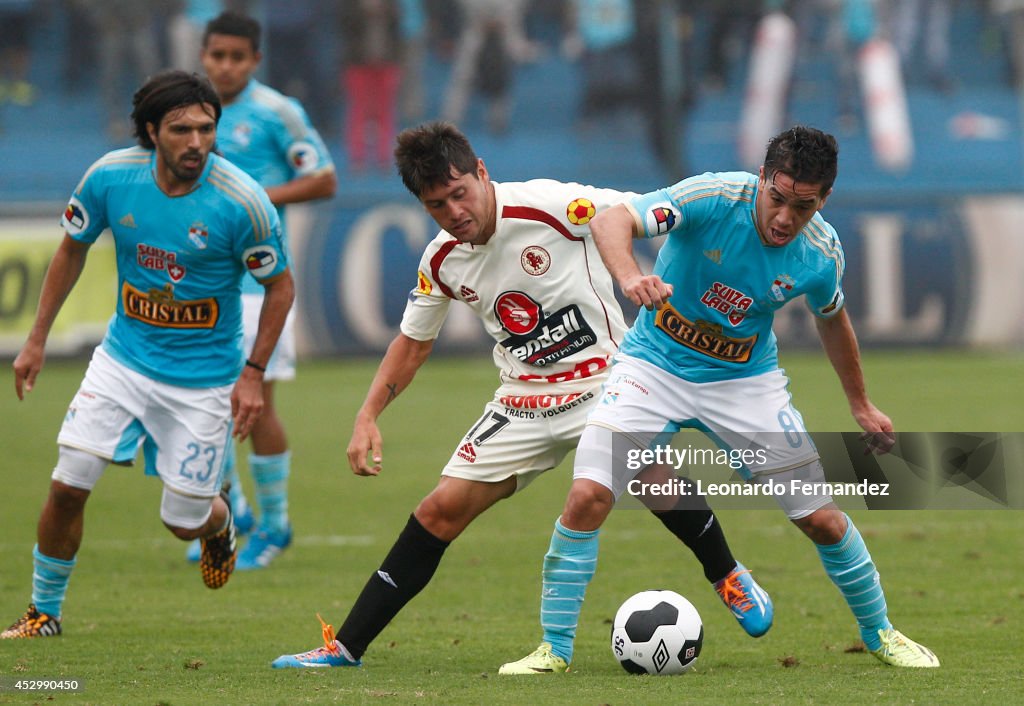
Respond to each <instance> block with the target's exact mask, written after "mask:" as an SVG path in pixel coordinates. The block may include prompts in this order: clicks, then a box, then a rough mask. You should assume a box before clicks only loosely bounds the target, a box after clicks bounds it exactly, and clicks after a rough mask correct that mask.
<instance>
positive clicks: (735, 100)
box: [0, 0, 1024, 357]
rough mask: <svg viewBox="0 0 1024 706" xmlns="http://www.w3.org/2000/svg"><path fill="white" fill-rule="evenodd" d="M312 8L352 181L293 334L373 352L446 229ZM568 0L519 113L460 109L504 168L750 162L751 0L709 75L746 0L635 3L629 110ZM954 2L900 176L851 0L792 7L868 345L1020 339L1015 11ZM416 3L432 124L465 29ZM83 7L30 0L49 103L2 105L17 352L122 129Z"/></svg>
mask: <svg viewBox="0 0 1024 706" xmlns="http://www.w3.org/2000/svg"><path fill="white" fill-rule="evenodd" d="M100 1H101V2H102V1H103V0H100ZM151 4H152V6H153V11H154V13H157V14H156V15H155V19H154V20H153V22H155V23H157V24H156V29H159V28H160V26H161V25H160V22H161V19H160V15H159V12H158V11H160V12H164V13H168V12H170V11H169V10H168V9H167V6H165V4H161V3H151ZM758 4H759V3H746V4H745V5H746V6H748V7H749V6H751V5H758ZM768 4H769V5H770V4H772V3H768ZM775 4H779V3H775ZM892 4H893V3H888V5H892ZM300 5H301V6H302V7H305V8H306V13H305V14H306V15H308V17H307V20H306V21H308V22H309V26H308V37H309V42H308V44H309V46H310V47H312V51H313V54H314V57H315V60H314V61H313V62H312V63H311V66H312V67H313V69H314V74H313V75H296V76H294V77H293V78H294V79H295V80H294V81H286V84H287V86H288V87H292V88H295V89H297V91H298V92H300V93H301V92H305V93H306V94H307V95H306V96H305V99H306V100H305V102H306V105H307V108H309V110H310V113H311V114H312V115H313V117H314V120H315V122H316V123H317V126H318V128H319V129H320V130H321V131H322V133H323V134H324V136H325V138H326V140H327V141H328V144H329V146H330V149H331V152H332V154H333V156H334V159H335V160H336V163H337V165H338V169H339V176H340V184H339V192H338V196H337V197H336V198H335V199H333V200H332V201H331V202H329V203H321V204H317V205H315V206H313V207H309V208H302V209H299V208H294V207H293V208H292V209H291V211H292V214H291V216H292V217H291V220H292V224H291V230H292V239H293V247H294V251H295V253H294V254H295V269H296V271H297V273H298V276H299V283H300V292H299V305H298V308H299V313H300V324H299V331H300V350H301V352H302V354H303V355H305V356H307V357H309V356H331V355H337V354H353V353H376V352H379V351H381V350H383V347H384V346H385V345H386V344H387V342H388V341H389V340H390V338H391V337H392V336H393V334H394V332H395V331H396V327H397V324H398V322H399V320H400V318H401V312H402V309H403V306H404V301H405V295H406V292H407V291H408V289H410V288H412V286H413V285H414V282H415V268H416V263H417V261H418V257H419V253H420V252H421V250H422V247H423V245H424V244H425V243H426V242H427V241H428V240H429V239H430V238H431V237H432V236H433V234H434V232H435V229H434V227H433V226H432V223H431V222H430V221H429V220H428V218H427V216H426V215H425V214H424V213H423V212H422V210H421V209H420V208H419V206H418V204H417V203H416V202H415V201H414V200H413V199H412V198H411V197H410V196H409V195H408V194H407V193H406V192H405V191H404V190H403V188H402V186H401V184H400V182H399V180H398V179H397V177H396V176H395V175H394V174H393V173H392V172H391V171H390V170H387V171H384V170H374V169H372V168H370V169H357V168H355V167H354V166H353V165H352V164H351V160H350V158H349V155H348V154H347V149H346V145H345V144H344V138H343V135H344V121H345V115H346V114H345V107H346V100H347V97H346V96H345V95H344V93H343V91H342V90H341V88H340V80H339V75H340V71H341V68H340V65H339V61H340V56H341V53H342V50H343V48H344V47H343V46H342V42H341V41H339V40H338V39H337V37H336V36H335V35H334V34H332V31H331V30H332V28H333V27H335V26H336V25H335V24H334V23H336V21H337V18H336V17H335V16H334V15H333V14H332V12H333V5H332V3H330V2H320V3H316V2H311V3H305V4H302V3H300ZM561 5H562V3H558V2H555V3H545V2H536V1H535V2H531V3H527V5H526V7H527V11H526V14H525V17H524V26H525V28H526V32H527V36H528V37H529V39H530V40H531V42H532V43H533V49H534V50H535V52H534V53H535V56H534V57H533V60H531V61H528V62H522V63H516V64H514V66H513V67H512V69H511V73H510V79H509V80H510V95H511V102H510V112H509V120H508V127H507V129H505V130H504V131H494V130H491V129H489V124H488V121H487V117H486V106H485V100H484V97H483V96H482V95H481V93H480V92H479V91H476V92H475V93H474V97H473V99H472V100H471V102H470V104H469V107H468V110H467V112H466V115H465V117H464V118H463V119H462V120H461V125H462V126H463V127H464V128H465V130H466V131H467V133H468V134H469V135H470V137H471V139H472V140H473V142H474V144H475V146H476V148H477V150H478V152H479V154H480V155H481V156H482V157H483V158H484V159H485V161H486V162H487V164H488V166H489V167H490V170H491V173H492V176H493V177H494V178H495V179H497V180H499V181H501V180H504V181H512V180H519V179H527V178H533V177H551V178H555V179H560V180H566V181H579V182H583V183H591V184H597V185H604V186H612V187H617V188H622V189H629V190H635V191H645V190H648V189H652V188H657V187H659V186H663V185H667V184H669V183H672V182H674V181H675V180H677V179H678V178H681V177H683V176H686V175H688V174H690V173H699V172H701V171H709V170H713V171H720V170H731V169H741V168H751V167H753V166H754V165H744V164H743V163H742V160H741V159H740V157H739V154H738V150H737V143H738V129H739V120H740V116H741V114H742V112H743V109H744V100H745V96H747V95H748V94H749V87H748V86H747V79H748V74H749V71H750V68H749V65H750V63H751V59H750V39H751V38H752V36H753V27H752V25H750V24H749V23H748V24H746V25H744V24H743V22H742V20H743V18H742V17H741V14H742V13H739V12H737V13H736V14H737V26H735V27H728V29H729V32H730V33H729V38H728V40H727V44H726V46H727V49H728V53H727V56H728V58H729V63H728V65H727V70H726V72H725V74H724V76H723V77H722V80H721V81H718V80H715V81H712V79H711V78H710V77H709V75H708V59H707V51H708V47H709V42H710V37H709V28H710V26H711V25H710V23H711V21H712V20H713V15H714V13H715V12H716V11H720V10H721V9H722V7H730V6H731V5H732V4H730V3H715V2H690V3H678V4H676V3H671V2H658V1H655V2H651V3H646V4H645V3H643V2H639V3H638V5H637V7H638V12H639V11H646V12H648V13H649V12H656V13H658V15H657V21H656V22H650V21H646V22H640V23H638V26H637V32H638V36H637V42H638V45H643V44H650V43H655V44H657V45H658V46H659V47H662V49H663V51H661V61H662V66H664V65H665V62H666V60H667V61H669V62H670V64H669V66H670V67H671V70H669V71H662V72H661V74H662V76H661V77H659V76H658V75H651V74H645V75H644V76H643V78H642V80H641V81H639V82H638V84H637V85H636V86H635V87H634V88H635V90H634V91H632V92H631V93H630V94H628V95H624V103H625V105H624V106H620V109H619V110H617V111H614V112H609V113H605V114H598V115H597V116H596V117H593V116H592V117H588V118H587V119H586V120H584V118H583V116H582V114H581V105H580V103H581V100H582V98H583V96H582V93H583V88H584V84H585V79H584V73H583V68H582V65H581V64H580V63H579V62H578V61H572V60H569V59H568V58H566V56H565V55H564V54H563V53H562V52H561V51H560V45H561V42H562V40H563V38H564V35H565V29H564V26H563V23H562V22H561V21H560V19H559V17H560V14H559V13H560V11H561V9H560V6H561ZM740 5H744V3H741V4H740ZM875 5H876V10H877V13H876V15H877V24H876V26H875V28H876V30H877V32H878V34H879V35H881V36H884V35H885V34H886V33H887V23H886V17H887V14H886V11H885V10H886V7H887V6H888V5H887V3H885V2H878V3H875ZM921 5H927V3H922V4H921ZM952 5H953V9H954V16H953V19H952V23H951V27H950V30H949V36H948V37H947V39H948V41H949V43H950V51H951V54H950V58H949V61H948V64H947V69H948V73H947V76H946V80H945V81H944V83H943V84H942V85H938V84H936V83H935V82H934V81H929V80H928V76H927V75H926V73H925V72H924V70H923V69H922V64H921V62H922V59H921V56H920V50H918V54H917V55H916V56H917V57H918V58H917V59H914V60H912V61H911V62H909V63H908V64H906V65H905V66H904V69H903V73H904V78H905V81H906V95H907V104H908V107H909V115H910V120H911V128H912V135H913V141H914V146H913V147H914V149H913V158H912V160H911V161H910V163H909V164H908V165H907V166H906V168H905V169H901V170H896V171H893V170H887V169H885V168H884V167H883V166H880V163H879V161H878V159H877V157H876V155H874V154H873V152H872V146H871V141H870V138H869V135H868V132H867V129H866V123H865V119H864V108H863V101H862V99H861V96H860V92H859V89H858V88H857V86H856V85H853V87H852V93H848V94H847V95H846V96H843V95H841V94H840V91H841V90H842V89H841V86H842V85H843V83H842V81H840V80H839V75H840V72H841V70H842V67H843V65H844V62H846V65H847V68H849V66H850V63H849V62H852V61H854V59H853V58H852V57H853V55H852V54H849V53H846V54H844V53H843V52H839V51H837V50H836V45H835V44H834V41H833V39H834V37H835V32H836V31H839V32H842V31H843V25H842V21H843V19H842V17H843V14H842V7H841V6H842V3H841V2H838V1H833V0H806V1H805V2H798V3H789V6H790V9H792V10H793V11H794V14H795V16H796V17H797V18H798V19H799V20H800V30H801V38H800V43H799V47H798V52H797V57H796V61H795V65H794V68H793V74H792V81H791V82H790V83H789V87H788V100H787V106H788V110H787V116H786V118H785V122H786V123H792V122H802V123H807V124H813V125H816V126H819V127H821V128H823V129H825V130H828V131H831V132H833V133H834V134H836V135H837V137H838V138H839V140H840V145H841V154H840V172H839V178H838V180H837V182H836V187H835V188H836V190H835V194H834V196H833V197H832V198H831V199H830V200H829V203H828V206H827V208H826V212H825V216H826V218H828V219H829V221H831V222H832V223H833V224H834V225H835V226H836V227H837V229H838V231H839V233H840V237H841V238H842V240H843V244H844V247H845V250H846V253H847V262H848V268H847V269H848V274H847V279H846V289H847V294H848V301H849V308H850V312H851V315H852V316H853V318H854V320H855V324H856V325H857V327H858V332H859V335H860V337H861V340H862V342H863V343H864V345H866V346H872V345H884V346H893V345H912V346H927V347H935V346H979V345H980V346H998V347H1007V346H1010V347H1019V346H1020V345H1021V344H1022V343H1024V292H1022V291H1021V290H1022V288H1024V276H1022V275H1024V240H1022V239H1021V238H1020V237H1019V226H1020V224H1021V223H1024V200H1022V198H1021V194H1022V190H1024V189H1022V187H1024V141H1022V128H1021V125H1022V115H1021V97H1020V95H1019V94H1018V92H1017V91H1015V90H1014V88H1013V83H1014V82H1013V78H1012V75H1013V74H1012V70H1011V64H1010V60H1009V58H1008V55H1007V52H1006V47H1007V46H1008V42H1009V41H1011V40H1010V38H1009V37H1008V36H1006V35H1004V33H1003V32H1004V29H1005V23H1004V22H1003V21H1002V16H1000V15H997V14H995V13H993V12H991V11H990V9H989V6H988V4H987V3H985V2H980V1H979V2H968V1H960V2H955V3H953V4H952ZM253 7H254V9H255V10H256V11H257V14H259V13H260V12H262V13H263V16H264V22H265V24H266V26H267V32H268V33H269V37H268V38H267V40H268V41H266V43H265V47H264V50H265V57H264V65H263V67H262V69H261V77H262V78H267V76H268V74H271V73H272V67H275V66H276V67H277V72H278V73H280V72H281V71H282V70H283V69H282V67H285V68H287V67H288V66H293V65H294V66H296V67H299V66H300V65H301V64H300V63H298V62H297V59H296V58H295V57H293V56H290V55H288V56H286V55H285V51H286V49H287V45H285V47H286V48H285V49H282V48H281V45H280V43H277V44H275V43H274V42H273V41H269V40H272V39H273V38H274V37H275V36H276V35H275V27H276V25H275V22H276V21H280V18H279V14H280V13H275V12H274V11H273V4H272V3H271V4H269V5H268V6H266V7H262V6H260V4H259V3H255V4H254V5H253ZM261 7H262V9H261ZM423 7H424V8H425V9H426V10H427V11H429V13H430V14H429V15H428V19H429V20H430V21H429V22H428V25H427V34H426V37H427V52H426V55H425V56H426V58H425V61H424V62H422V64H421V65H420V67H419V69H420V72H421V75H420V80H421V82H422V86H423V89H424V96H425V102H424V104H423V106H422V112H421V114H420V117H421V118H422V119H429V118H433V117H438V116H440V115H442V114H443V110H444V106H443V105H442V103H443V99H444V94H445V89H446V85H447V83H448V81H449V78H450V74H451V69H452V54H453V47H454V46H456V44H457V42H458V41H459V24H458V14H457V13H454V9H455V5H454V4H453V3H451V2H448V3H445V2H431V1H429V0H428V2H426V3H425V4H424V5H423ZM75 8H76V3H75V2H60V1H58V0H46V1H40V2H37V3H35V9H34V11H33V15H32V17H33V23H32V30H31V32H30V33H29V45H30V47H31V64H30V75H29V77H30V80H31V82H32V83H33V84H34V85H35V87H36V95H35V100H34V102H33V103H32V104H31V105H28V106H22V105H17V104H15V103H14V102H12V101H5V102H4V103H3V104H0V154H3V159H2V160H0V354H3V355H13V354H14V353H15V352H16V351H17V349H18V347H19V346H20V344H21V342H22V341H23V340H24V336H25V333H26V332H27V330H28V327H29V326H30V324H31V321H32V317H33V315H34V308H35V301H36V297H37V293H38V288H39V285H40V282H41V278H42V275H43V272H44V271H45V266H46V262H47V261H48V259H49V256H50V254H51V253H52V251H53V249H54V247H55V245H56V243H57V242H58V240H59V238H60V237H61V233H60V230H59V228H58V227H57V225H56V223H57V220H58V217H59V213H60V211H61V209H62V207H63V203H64V201H65V199H66V198H67V195H68V194H69V193H70V191H71V190H72V189H73V188H74V185H75V183H76V182H77V179H78V178H79V177H80V175H81V174H82V172H83V170H84V169H85V168H86V167H88V165H89V164H90V163H91V162H92V161H93V160H94V159H96V158H97V157H98V156H99V155H101V154H102V153H103V152H105V151H107V150H109V149H112V148H114V147H116V146H120V145H124V144H127V140H128V138H125V137H123V136H118V137H117V138H115V139H112V138H111V130H110V129H109V126H108V125H107V123H106V115H105V111H104V108H103V105H102V100H101V97H100V96H101V91H100V86H99V85H98V82H99V79H98V78H97V75H96V71H95V70H89V69H88V68H85V67H88V66H89V65H90V64H89V53H90V51H91V52H93V53H95V51H96V45H97V42H98V41H99V40H97V38H96V36H95V32H96V28H95V27H90V26H89V25H88V24H87V23H85V20H84V18H83V16H82V15H81V13H80V12H77V13H76V12H73V10H74V9H75ZM297 13H298V14H299V15H303V13H302V12H298V11H297ZM446 13H447V14H446ZM321 15H322V16H321ZM584 21H590V20H584ZM652 27H653V29H652ZM645 32H646V33H647V34H644V33H645ZM153 37H154V39H155V40H156V43H155V44H154V45H153V46H152V51H153V52H155V53H157V54H158V55H159V56H161V57H162V58H163V60H164V61H165V62H166V61H167V59H166V57H167V56H169V51H168V43H169V41H170V40H169V39H168V38H167V37H164V36H163V35H162V34H161V33H160V32H155V33H154V35H153ZM659 42H660V44H658V43H659ZM275 52H276V53H275ZM666 57H668V59H666ZM275 62H276V63H275ZM125 66H126V67H128V66H130V63H129V62H127V61H126V63H125ZM125 74H126V75H125V76H123V77H121V78H122V79H123V84H124V87H123V89H122V90H123V91H124V92H125V97H124V101H123V108H124V110H123V112H127V109H128V104H129V99H128V95H129V93H130V90H131V88H132V87H133V86H134V85H136V84H137V81H136V79H135V77H133V75H132V74H131V72H130V71H128V70H127V68H126V71H125ZM285 75H286V76H287V74H285ZM672 81H675V82H676V83H675V84H673V85H678V86H680V90H679V91H678V92H677V93H678V95H679V96H681V100H679V101H676V104H677V105H678V109H672V108H670V107H668V106H669V105H670V103H669V101H666V100H665V98H664V96H665V95H666V91H668V93H671V92H672V90H671V87H670V86H669V88H666V87H665V84H666V82H667V83H670V84H671V82H672ZM680 82H681V83H680ZM652 106H655V107H656V108H657V110H656V111H655V112H656V114H657V115H659V116H660V118H659V119H661V120H663V121H667V123H663V124H666V125H667V129H668V133H669V134H670V139H668V140H665V141H663V142H664V143H665V144H667V146H668V148H669V150H668V152H666V150H665V149H661V150H655V149H653V148H652V147H651V139H649V136H648V132H649V131H648V129H647V127H646V116H648V115H650V114H651V113H649V112H648V111H647V109H648V108H650V107H652ZM850 106H852V109H850ZM407 123H408V120H406V121H403V122H400V124H399V127H402V126H403V125H404V124H407ZM646 245H647V244H644V246H646ZM655 247H657V243H653V244H651V246H650V247H647V248H646V252H645V255H647V256H649V257H653V255H654V252H655V251H654V248H655ZM105 249H106V252H104V250H105ZM109 256H110V252H109V241H104V240H101V242H100V244H99V245H98V246H97V248H96V249H95V251H94V253H93V255H92V257H91V258H90V266H89V267H88V268H87V271H86V275H85V277H84V278H83V281H82V282H81V283H80V285H79V291H76V293H75V295H74V296H73V297H72V300H71V302H70V304H69V307H68V310H67V312H66V313H64V314H63V315H62V317H61V320H60V321H59V322H58V325H57V327H56V329H55V332H54V336H53V338H52V339H51V348H50V350H51V352H58V353H60V352H62V353H79V352H82V351H84V350H87V349H88V348H89V347H90V346H91V345H92V344H93V343H94V342H95V341H97V340H98V338H99V336H100V335H101V334H102V330H103V327H104V325H105V322H106V319H107V317H108V316H109V313H110V311H111V307H112V306H113V302H114V296H113V291H114V287H113V284H114V282H115V278H114V270H113V267H112V264H111V262H110V259H109ZM776 328H777V331H778V333H779V335H780V338H781V339H782V340H783V341H784V344H785V345H788V346H793V345H798V346H799V345H814V343H815V337H814V335H813V331H812V328H811V327H810V326H809V323H808V319H807V316H806V315H805V313H804V312H803V311H802V307H790V308H788V309H786V310H784V311H783V315H782V316H780V318H779V320H778V323H777V327H776ZM440 343H441V345H440V346H439V349H440V350H443V351H476V350H486V348H487V347H488V343H487V341H486V340H485V336H484V335H483V333H482V331H481V330H480V328H479V326H477V325H476V323H475V321H473V320H472V317H471V315H470V314H469V312H468V311H462V308H461V307H456V308H455V309H454V310H453V312H452V315H451V317H450V321H449V322H448V324H447V331H446V335H445V336H444V337H443V339H442V341H441V342H440Z"/></svg>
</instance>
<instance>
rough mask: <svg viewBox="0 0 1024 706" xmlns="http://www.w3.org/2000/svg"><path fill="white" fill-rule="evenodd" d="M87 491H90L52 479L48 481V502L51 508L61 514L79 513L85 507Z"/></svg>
mask: <svg viewBox="0 0 1024 706" xmlns="http://www.w3.org/2000/svg"><path fill="white" fill-rule="evenodd" d="M89 493H90V491H88V490H85V489H83V488H76V487H74V486H71V485H68V484H66V483H62V482H61V481H59V480H54V481H52V482H51V483H50V497H49V504H50V507H51V508H52V509H53V510H56V511H57V512H59V513H61V514H63V515H69V514H75V513H79V512H81V511H82V509H83V508H84V507H85V501H86V500H88V499H89Z"/></svg>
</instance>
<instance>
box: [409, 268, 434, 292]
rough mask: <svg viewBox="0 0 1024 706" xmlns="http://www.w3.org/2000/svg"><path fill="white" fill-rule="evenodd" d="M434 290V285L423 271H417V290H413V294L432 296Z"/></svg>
mask: <svg viewBox="0 0 1024 706" xmlns="http://www.w3.org/2000/svg"><path fill="white" fill-rule="evenodd" d="M433 290H434V285H432V284H431V283H430V280H429V279H427V276H426V275H425V274H423V272H422V271H419V270H417V272H416V289H415V290H413V294H423V295H424V296H425V295H427V294H430V293H431V292H432V291H433Z"/></svg>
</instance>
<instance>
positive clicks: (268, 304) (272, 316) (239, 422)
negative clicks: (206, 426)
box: [231, 270, 295, 441]
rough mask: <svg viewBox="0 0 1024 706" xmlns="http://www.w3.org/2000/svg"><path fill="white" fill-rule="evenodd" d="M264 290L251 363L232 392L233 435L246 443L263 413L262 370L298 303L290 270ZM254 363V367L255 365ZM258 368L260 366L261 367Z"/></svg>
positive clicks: (250, 355) (275, 278)
mask: <svg viewBox="0 0 1024 706" xmlns="http://www.w3.org/2000/svg"><path fill="white" fill-rule="evenodd" d="M262 284H263V287H264V289H265V292H264V295H263V308H262V309H260V323H259V328H258V329H257V330H256V340H255V341H253V344H252V351H251V352H250V353H249V361H251V363H252V364H249V365H246V366H245V367H244V368H242V373H241V375H239V376H238V380H237V381H236V382H235V388H234V389H233V390H232V391H231V416H232V417H233V418H234V420H235V430H234V435H235V436H237V437H238V438H239V440H240V441H245V439H246V437H248V436H249V432H250V431H252V426H253V424H255V423H256V420H257V419H259V418H260V415H261V414H262V413H263V371H264V370H265V369H266V367H267V363H268V362H269V361H270V356H271V355H272V354H273V352H274V347H275V346H276V345H277V339H278V338H280V336H281V330H282V329H283V328H284V322H285V320H286V319H287V318H288V312H289V311H290V310H291V308H292V302H294V301H295V282H294V281H293V280H292V273H291V270H285V271H284V272H282V273H281V274H279V275H277V276H276V277H274V278H273V279H271V280H266V281H264V282H262ZM253 364H254V365H253ZM255 366H259V367H258V368H257V367H255Z"/></svg>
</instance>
